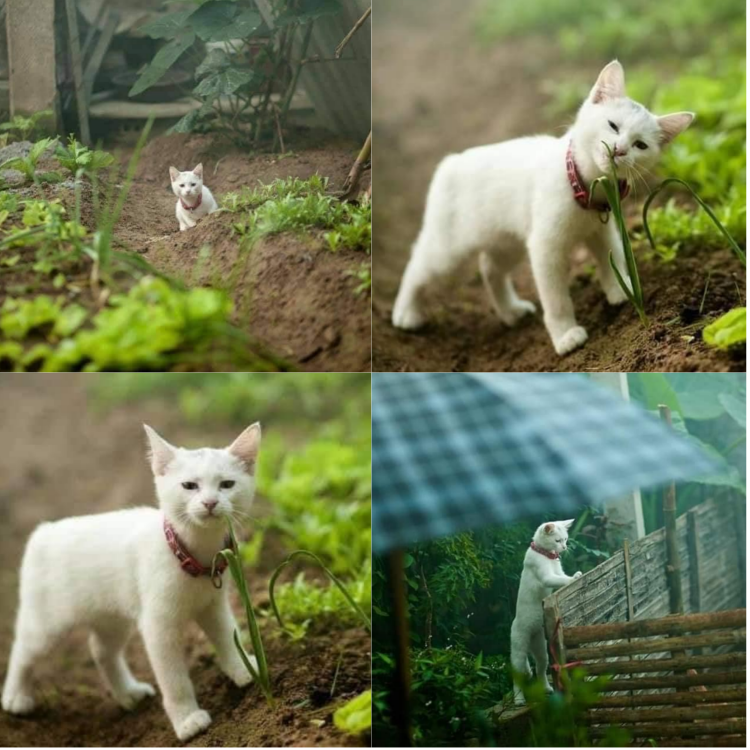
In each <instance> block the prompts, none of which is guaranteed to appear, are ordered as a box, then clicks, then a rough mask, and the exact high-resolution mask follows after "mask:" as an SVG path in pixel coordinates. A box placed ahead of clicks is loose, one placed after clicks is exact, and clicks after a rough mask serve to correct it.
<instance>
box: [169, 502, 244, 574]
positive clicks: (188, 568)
mask: <svg viewBox="0 0 750 750" xmlns="http://www.w3.org/2000/svg"><path fill="white" fill-rule="evenodd" d="M164 536H165V537H166V538H167V544H168V545H169V549H171V550H172V552H173V553H174V556H175V557H176V558H177V559H178V560H179V562H180V567H181V568H182V569H183V570H184V571H185V572H186V573H187V574H188V575H190V576H193V578H199V577H200V576H208V577H209V578H211V582H212V583H213V585H214V586H216V588H217V589H220V588H221V574H222V573H223V572H224V571H225V570H226V569H227V561H226V560H225V559H224V558H223V557H220V558H219V559H218V560H217V562H216V567H215V568H214V570H213V575H212V572H211V568H210V567H209V568H206V567H205V566H203V565H201V563H199V562H198V560H196V559H195V558H194V557H193V556H192V555H191V554H190V552H188V549H187V547H185V545H184V544H183V543H182V540H181V539H180V537H179V536H177V532H176V531H175V530H174V526H172V524H171V523H169V521H168V520H167V519H166V517H165V518H164ZM231 548H232V540H231V539H225V540H224V547H223V549H231Z"/></svg>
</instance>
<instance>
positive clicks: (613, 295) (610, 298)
mask: <svg viewBox="0 0 750 750" xmlns="http://www.w3.org/2000/svg"><path fill="white" fill-rule="evenodd" d="M604 293H605V294H606V295H607V302H609V304H610V305H621V304H622V303H623V302H625V301H626V300H627V299H628V295H627V294H625V291H624V290H623V288H622V287H621V286H619V285H617V286H611V287H609V288H608V289H605V290H604Z"/></svg>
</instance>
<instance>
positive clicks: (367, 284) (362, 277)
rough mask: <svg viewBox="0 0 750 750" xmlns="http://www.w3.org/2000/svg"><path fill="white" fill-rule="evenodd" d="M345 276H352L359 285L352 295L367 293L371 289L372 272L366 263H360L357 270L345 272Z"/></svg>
mask: <svg viewBox="0 0 750 750" xmlns="http://www.w3.org/2000/svg"><path fill="white" fill-rule="evenodd" d="M346 274H347V276H353V277H354V278H355V279H357V280H358V281H359V284H357V286H356V287H355V288H354V294H356V295H357V296H359V295H360V294H362V292H367V291H369V290H370V288H371V287H372V272H371V269H370V266H369V265H368V264H367V263H362V265H361V266H360V267H359V268H358V269H354V270H351V271H347V272H346Z"/></svg>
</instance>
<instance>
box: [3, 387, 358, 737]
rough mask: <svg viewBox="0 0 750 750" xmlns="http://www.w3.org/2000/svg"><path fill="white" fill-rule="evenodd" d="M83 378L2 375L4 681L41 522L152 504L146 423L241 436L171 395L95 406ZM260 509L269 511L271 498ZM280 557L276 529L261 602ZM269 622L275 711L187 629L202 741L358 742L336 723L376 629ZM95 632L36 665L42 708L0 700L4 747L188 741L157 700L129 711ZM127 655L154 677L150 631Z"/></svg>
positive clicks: (223, 438)
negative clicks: (99, 661)
mask: <svg viewBox="0 0 750 750" xmlns="http://www.w3.org/2000/svg"><path fill="white" fill-rule="evenodd" d="M85 381H86V377H85V376H83V375H39V374H32V375H28V374H27V375H7V374H5V375H0V391H2V394H3V398H2V399H0V424H3V425H5V426H6V427H8V426H11V425H12V430H11V429H5V430H3V431H2V432H0V478H2V479H1V480H0V612H2V613H3V616H2V617H0V681H2V680H4V678H5V671H6V668H7V660H8V654H9V649H10V645H11V640H12V632H13V618H14V613H15V610H16V604H17V588H18V564H19V561H20V557H21V554H22V551H23V547H24V544H25V541H26V538H27V536H28V534H29V533H30V532H31V530H32V529H33V528H34V526H35V525H36V524H37V523H39V522H40V521H42V520H53V519H57V518H62V517H65V516H69V515H82V514H85V513H96V512H102V511H107V510H112V509H115V508H121V507H124V506H128V505H136V504H145V503H151V502H153V499H152V498H153V488H152V483H151V478H150V475H149V471H148V468H147V466H146V464H145V461H144V444H143V439H142V435H141V434H140V433H141V423H142V422H143V421H148V422H150V423H152V424H154V425H159V427H160V428H161V430H163V432H164V434H167V435H169V436H170V439H173V440H174V442H175V443H177V444H193V445H196V444H199V443H209V444H217V445H223V444H226V443H227V442H228V441H229V440H230V439H231V438H232V437H234V435H233V432H234V430H232V429H231V428H230V429H224V430H218V429H214V430H205V429H200V430H196V429H194V428H193V429H187V428H185V426H184V422H183V421H182V420H181V418H180V417H179V415H178V414H177V412H176V411H172V410H170V409H168V408H167V407H166V406H164V404H160V403H155V404H147V405H137V406H133V405H128V406H126V407H120V408H117V409H114V410H112V411H108V412H106V413H98V412H97V411H96V409H94V408H92V406H91V404H90V403H88V397H87V394H86V391H85V389H84V385H85ZM181 441H182V442H181ZM258 507H259V508H260V509H261V510H260V511H259V512H262V509H263V508H264V507H265V510H266V512H268V506H267V504H264V502H263V500H262V498H261V499H260V502H259V504H258ZM274 546H275V547H276V549H275V550H274V549H273V547H274ZM283 555H284V551H283V549H281V548H280V546H279V545H278V544H276V545H274V544H273V540H271V543H270V544H269V545H268V546H265V545H264V553H263V554H262V561H263V562H262V564H260V565H259V566H258V569H256V570H252V571H248V576H249V580H250V581H251V585H252V591H253V598H254V600H255V603H256V604H260V605H262V604H264V599H265V594H264V592H265V589H266V586H267V578H268V575H269V573H270V571H271V570H272V568H273V567H274V566H275V565H276V564H278V562H280V561H281V559H283ZM236 604H237V602H236V601H235V605H236ZM263 632H264V642H265V643H266V647H267V649H268V660H269V665H270V667H271V672H272V677H273V683H274V686H273V689H274V694H275V695H276V696H277V697H278V704H277V706H276V707H275V708H273V709H271V708H269V707H268V706H267V704H266V702H265V700H264V699H263V697H262V696H261V695H260V693H259V691H258V690H257V689H255V688H252V687H251V688H248V689H247V690H241V689H238V688H235V687H234V686H233V685H231V684H230V683H229V681H228V680H227V679H226V678H225V677H224V676H223V675H222V674H221V673H220V672H219V670H218V668H217V667H216V665H215V663H214V658H213V656H212V655H211V650H210V648H209V646H208V644H207V643H206V641H205V639H204V638H203V637H202V636H201V635H199V634H198V633H197V632H192V631H191V632H190V635H189V659H190V664H191V666H192V668H191V674H192V677H193V681H194V684H195V687H196V691H197V694H198V698H199V701H200V702H201V705H202V706H203V707H204V708H206V709H207V710H208V711H209V712H210V713H211V715H212V717H213V720H214V723H213V724H212V726H211V727H210V728H209V730H208V731H207V732H205V733H204V734H202V735H199V736H198V737H196V738H195V739H194V740H193V741H191V743H190V744H191V746H202V747H205V746H209V747H238V746H239V747H244V746H250V747H263V746H279V747H281V746H314V745H322V746H326V745H327V746H340V745H342V744H344V745H350V744H356V741H355V740H354V739H352V738H350V737H348V736H345V735H342V734H341V733H340V732H338V731H337V730H335V729H334V728H333V727H332V725H331V716H332V712H333V709H334V707H336V706H337V705H339V704H340V703H341V702H342V701H343V700H344V699H348V698H351V697H353V696H354V695H356V694H358V693H360V692H362V691H363V690H366V689H367V688H369V686H370V641H369V638H368V637H367V636H366V634H365V633H364V632H363V631H361V630H360V629H351V630H336V629H335V627H331V626H330V624H329V626H328V627H327V628H326V629H325V630H323V629H322V628H319V629H318V630H317V631H314V632H313V633H311V634H310V635H309V636H308V637H306V638H305V639H303V640H302V641H300V642H298V643H293V644H290V643H289V642H288V641H287V640H285V639H282V638H280V637H278V629H276V628H273V627H272V626H270V624H268V623H266V624H265V625H264V626H263ZM86 638H87V634H86V633H85V632H79V631H74V632H73V633H71V634H70V636H69V637H68V638H66V640H64V641H63V643H62V644H61V645H60V647H59V648H57V649H56V650H55V652H54V653H53V654H51V655H50V657H49V658H48V659H47V661H46V662H45V663H44V664H41V665H39V668H38V669H37V670H36V672H35V675H36V678H37V682H38V688H39V695H40V697H41V698H42V700H41V707H40V708H39V709H38V710H37V711H36V712H35V713H34V715H32V716H31V717H28V718H16V717H12V716H9V715H8V714H6V713H4V712H2V711H0V746H2V747H25V746H28V747H53V746H61V747H71V746H73V747H81V746H84V747H121V746H122V747H132V746H144V747H148V746H157V747H173V746H178V745H179V742H178V741H177V740H176V738H175V737H174V734H173V733H172V729H171V727H170V725H169V723H168V720H167V718H166V715H165V714H164V712H163V710H162V708H161V705H160V702H159V700H158V699H155V700H150V701H147V702H146V703H145V704H144V705H142V706H140V707H139V708H138V709H137V710H136V711H134V712H132V713H127V712H125V711H123V710H121V709H120V708H119V707H117V706H116V705H115V703H114V702H113V701H112V700H111V698H109V697H107V696H106V695H105V694H104V692H103V690H102V688H101V686H100V683H99V680H98V676H97V674H96V669H95V667H94V664H93V662H92V660H91V657H90V656H89V653H88V649H87V647H86ZM342 652H343V658H342V662H341V667H340V670H339V675H338V679H337V681H336V692H335V696H334V698H333V699H331V697H330V688H331V684H332V681H333V677H334V673H335V671H336V665H337V662H338V660H339V655H340V654H341V653H342ZM128 656H129V661H130V663H131V665H132V667H133V671H134V673H135V674H136V676H138V677H139V678H140V679H147V680H149V681H151V682H153V676H152V674H151V669H150V667H149V665H148V663H147V660H146V656H145V651H144V649H143V646H142V643H141V641H140V639H134V641H133V642H132V644H131V645H130V647H129V655H128ZM321 721H322V724H320V722H321Z"/></svg>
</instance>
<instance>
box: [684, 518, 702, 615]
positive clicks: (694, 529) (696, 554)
mask: <svg viewBox="0 0 750 750" xmlns="http://www.w3.org/2000/svg"><path fill="white" fill-rule="evenodd" d="M687 543H688V554H689V556H690V611H691V612H700V611H701V550H700V534H699V533H698V513H697V511H696V510H695V509H693V510H689V511H688V514H687Z"/></svg>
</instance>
